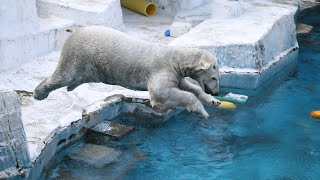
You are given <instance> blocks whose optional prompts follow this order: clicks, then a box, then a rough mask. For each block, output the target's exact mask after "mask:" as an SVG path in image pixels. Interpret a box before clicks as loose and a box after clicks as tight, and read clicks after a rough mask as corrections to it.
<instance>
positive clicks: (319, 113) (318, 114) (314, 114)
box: [310, 110, 320, 119]
mask: <svg viewBox="0 0 320 180" xmlns="http://www.w3.org/2000/svg"><path fill="white" fill-rule="evenodd" d="M310 116H311V117H313V118H319V119H320V110H317V111H312V112H311V113H310Z"/></svg>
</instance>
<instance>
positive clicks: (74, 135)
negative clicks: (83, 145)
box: [68, 134, 76, 140]
mask: <svg viewBox="0 0 320 180" xmlns="http://www.w3.org/2000/svg"><path fill="white" fill-rule="evenodd" d="M75 137H76V134H71V135H70V136H69V137H68V140H71V139H73V138H75Z"/></svg>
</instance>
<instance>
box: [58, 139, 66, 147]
mask: <svg viewBox="0 0 320 180" xmlns="http://www.w3.org/2000/svg"><path fill="white" fill-rule="evenodd" d="M65 142H66V139H61V140H60V141H59V142H58V145H57V146H60V145H61V144H63V143H65Z"/></svg>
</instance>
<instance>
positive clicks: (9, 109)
mask: <svg viewBox="0 0 320 180" xmlns="http://www.w3.org/2000/svg"><path fill="white" fill-rule="evenodd" d="M29 166H30V159H29V151H28V146H27V140H26V135H25V132H24V129H23V125H22V121H21V111H20V100H19V99H18V96H17V94H16V93H15V92H13V91H8V90H1V89H0V179H1V178H6V177H11V176H17V175H19V174H20V173H23V170H24V169H26V168H28V167H29Z"/></svg>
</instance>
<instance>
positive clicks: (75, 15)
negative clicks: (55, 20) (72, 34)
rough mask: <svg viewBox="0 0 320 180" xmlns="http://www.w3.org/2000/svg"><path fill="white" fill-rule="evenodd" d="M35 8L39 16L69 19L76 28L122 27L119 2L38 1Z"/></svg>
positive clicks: (115, 0)
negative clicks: (93, 26)
mask: <svg viewBox="0 0 320 180" xmlns="http://www.w3.org/2000/svg"><path fill="white" fill-rule="evenodd" d="M37 7H38V13H39V14H40V15H41V16H51V15H54V16H57V17H61V18H67V19H71V20H74V21H75V25H77V26H86V25H104V26H108V27H113V28H116V29H119V28H122V26H123V22H122V11H121V6H120V1H119V0H68V1H66V0H38V1H37Z"/></svg>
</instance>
